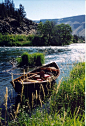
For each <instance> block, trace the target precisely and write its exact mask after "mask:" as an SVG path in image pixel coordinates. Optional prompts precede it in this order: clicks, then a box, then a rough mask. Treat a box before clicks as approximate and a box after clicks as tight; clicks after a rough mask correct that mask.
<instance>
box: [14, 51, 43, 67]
mask: <svg viewBox="0 0 86 126" xmlns="http://www.w3.org/2000/svg"><path fill="white" fill-rule="evenodd" d="M16 60H17V61H18V64H19V66H24V65H26V66H41V65H42V64H43V63H44V54H43V53H33V54H29V53H28V52H24V53H23V54H22V56H21V58H17V59H16Z"/></svg>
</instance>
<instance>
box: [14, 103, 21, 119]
mask: <svg viewBox="0 0 86 126" xmlns="http://www.w3.org/2000/svg"><path fill="white" fill-rule="evenodd" d="M19 107H20V103H18V106H17V109H16V111H15V118H16V117H17V114H18V112H19Z"/></svg>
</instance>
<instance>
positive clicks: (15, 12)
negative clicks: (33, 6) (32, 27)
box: [0, 0, 26, 23]
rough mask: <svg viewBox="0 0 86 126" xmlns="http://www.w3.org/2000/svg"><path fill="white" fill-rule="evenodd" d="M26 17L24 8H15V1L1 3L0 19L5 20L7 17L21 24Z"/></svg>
mask: <svg viewBox="0 0 86 126" xmlns="http://www.w3.org/2000/svg"><path fill="white" fill-rule="evenodd" d="M25 16H26V12H25V10H24V6H22V4H20V5H19V8H15V4H14V2H13V0H12V1H11V0H5V1H4V2H2V3H0V18H1V19H4V18H6V17H12V18H15V19H16V20H17V21H18V22H19V23H21V22H22V19H23V18H24V17H25Z"/></svg>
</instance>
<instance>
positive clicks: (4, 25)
mask: <svg viewBox="0 0 86 126" xmlns="http://www.w3.org/2000/svg"><path fill="white" fill-rule="evenodd" d="M36 28H37V23H35V22H33V21H31V20H29V19H27V18H24V19H23V21H22V24H20V23H19V22H18V21H17V20H16V19H15V18H11V17H7V18H4V19H3V20H2V19H0V33H2V34H4V33H9V34H26V35H27V34H35V33H36Z"/></svg>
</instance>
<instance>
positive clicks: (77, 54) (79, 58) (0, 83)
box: [0, 43, 85, 108]
mask: <svg viewBox="0 0 86 126" xmlns="http://www.w3.org/2000/svg"><path fill="white" fill-rule="evenodd" d="M23 52H28V53H34V52H41V53H44V54H45V64H46V63H50V62H53V61H54V62H56V63H57V65H58V66H59V68H60V76H59V77H58V79H57V80H56V82H57V84H58V81H59V80H60V79H61V78H62V77H63V79H64V78H65V77H68V76H69V73H70V70H71V69H72V68H73V66H74V65H75V64H76V63H78V62H83V61H85V43H78V44H71V45H68V46H48V47H44V46H43V47H0V106H1V105H2V104H3V103H4V95H5V92H6V87H8V94H9V98H8V108H9V106H10V105H11V103H13V102H14V99H15V96H16V95H17V94H16V92H15V91H14V89H13V87H12V85H11V83H10V81H11V74H10V73H14V74H15V73H17V74H18V73H20V72H23V70H22V69H20V68H18V69H15V70H10V71H9V72H6V70H9V69H11V68H12V64H11V63H10V61H11V60H13V59H14V58H16V57H18V56H21V54H22V53H23ZM13 77H14V78H17V77H18V75H14V76H13ZM10 97H11V98H10ZM10 99H11V102H10ZM9 102H10V103H9Z"/></svg>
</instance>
